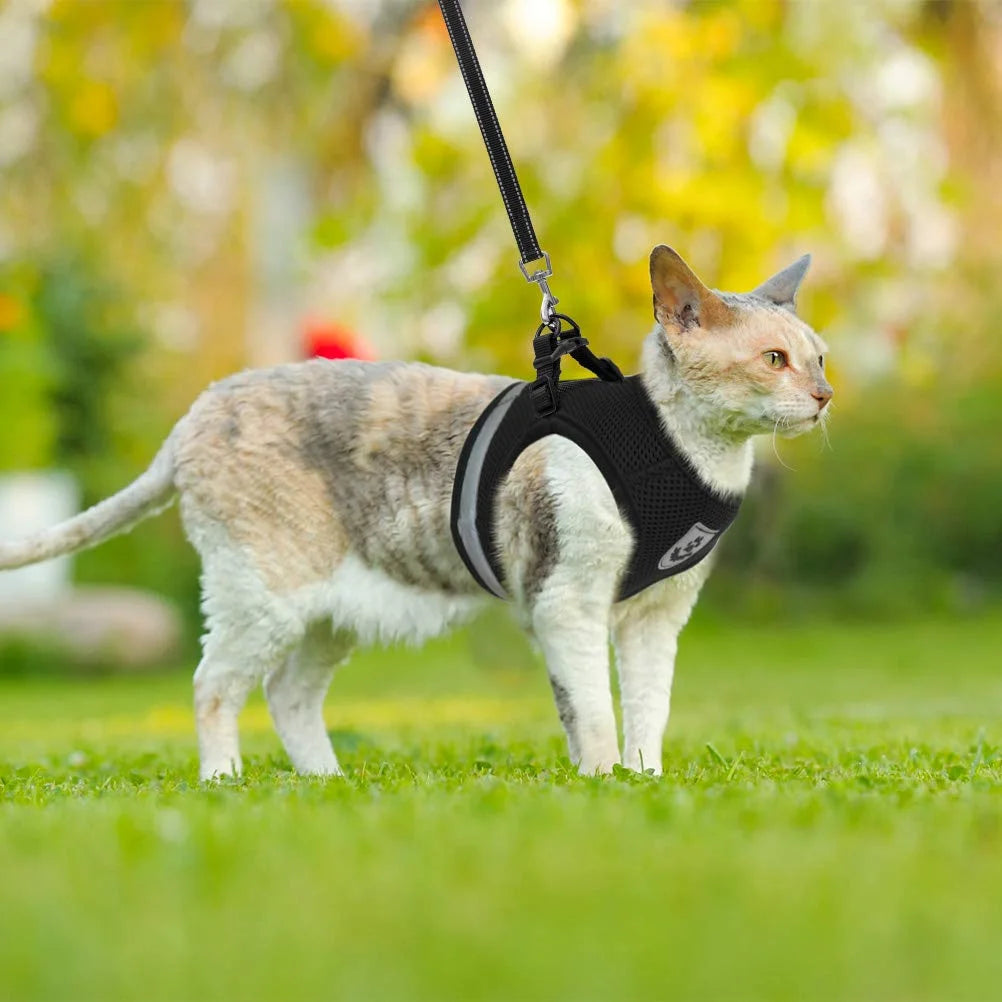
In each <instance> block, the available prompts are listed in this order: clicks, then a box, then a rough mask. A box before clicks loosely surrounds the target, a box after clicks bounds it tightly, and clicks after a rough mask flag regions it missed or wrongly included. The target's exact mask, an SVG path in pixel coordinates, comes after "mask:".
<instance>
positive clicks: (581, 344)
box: [438, 0, 623, 414]
mask: <svg viewBox="0 0 1002 1002" xmlns="http://www.w3.org/2000/svg"><path fill="white" fill-rule="evenodd" d="M438 5H439V7H441V9H442V18H443V19H444V21H445V26H446V28H448V30H449V38H450V39H451V40H452V47H453V49H454V50H455V52H456V59H457V61H458V62H459V69H460V72H461V73H462V74H463V81H464V82H465V84H466V90H467V92H468V93H469V95H470V102H471V103H472V104H473V112H474V114H475V115H476V116H477V122H478V124H479V125H480V134H481V135H482V136H483V137H484V145H485V146H486V147H487V155H488V156H489V157H490V160H491V167H493V168H494V177H495V178H496V179H497V183H498V187H499V188H500V189H501V198H502V200H503V201H504V207H505V211H506V212H507V213H508V221H509V222H510V223H511V231H512V233H513V234H514V235H515V243H516V244H517V245H518V252H519V255H520V257H519V262H518V266H519V269H520V270H521V272H522V274H523V275H524V276H525V279H526V281H528V282H535V283H536V284H537V285H538V286H539V290H540V292H541V293H542V296H543V302H542V306H541V308H540V315H541V317H542V323H540V325H539V327H538V328H537V329H536V335H535V337H534V338H533V339H532V349H533V356H534V357H533V360H532V364H533V367H534V368H535V370H536V381H535V382H534V383H533V384H532V390H531V394H532V401H533V404H534V405H535V408H536V411H537V412H538V413H540V414H552V413H553V412H554V411H555V410H556V409H557V407H558V406H559V396H558V390H557V384H558V383H559V381H560V359H561V358H562V357H563V356H564V355H568V354H569V355H570V356H571V358H573V359H574V360H575V361H576V362H577V363H578V364H579V365H582V366H584V368H586V369H588V370H589V371H590V372H593V373H594V374H595V375H596V376H598V377H599V379H604V380H606V381H610V382H618V381H619V380H621V379H622V378H623V374H622V373H621V372H620V371H619V369H618V367H617V366H616V364H615V363H614V362H613V361H612V360H611V359H608V358H599V357H598V356H597V355H595V353H594V352H593V351H592V350H591V349H590V348H589V347H588V341H587V339H586V338H584V337H582V336H581V329H580V328H579V327H578V325H577V324H576V323H575V322H574V321H573V320H571V318H570V317H568V316H567V315H566V314H563V313H557V311H556V305H557V303H558V302H559V300H558V299H557V298H556V296H554V295H553V293H552V292H551V291H550V287H549V284H548V283H547V279H548V278H550V276H551V275H552V274H553V269H552V268H551V267H550V255H549V254H547V253H546V251H544V250H542V248H540V246H539V241H538V240H537V239H536V231H535V230H534V229H533V228H532V220H531V219H530V218H529V209H528V207H527V206H526V204H525V197H524V196H523V195H522V187H521V185H520V184H519V183H518V176H517V175H516V173H515V165H514V164H513V163H512V160H511V154H510V153H509V152H508V145H507V143H505V141H504V135H503V134H502V132H501V125H500V123H499V122H498V117H497V113H496V112H495V111H494V103H493V101H491V95H490V92H489V91H488V90H487V84H486V82H485V81H484V74H483V71H482V70H481V69H480V62H479V60H478V59H477V53H476V50H475V49H474V48H473V39H472V38H470V31H469V29H468V28H467V27H466V19H465V18H464V17H463V10H462V8H461V7H460V5H459V0H438ZM530 265H532V266H533V267H532V268H530V267H529V266H530ZM565 325H566V327H565Z"/></svg>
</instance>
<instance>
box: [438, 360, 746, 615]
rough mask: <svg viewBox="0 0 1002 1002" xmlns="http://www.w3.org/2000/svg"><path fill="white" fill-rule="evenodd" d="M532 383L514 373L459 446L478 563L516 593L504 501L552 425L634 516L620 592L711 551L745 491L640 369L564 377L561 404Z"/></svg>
mask: <svg viewBox="0 0 1002 1002" xmlns="http://www.w3.org/2000/svg"><path fill="white" fill-rule="evenodd" d="M530 391H531V384H527V383H513V384H512V385H511V386H509V387H507V388H506V389H505V390H503V391H502V392H501V393H500V394H498V396H497V397H495V398H494V400H493V401H492V402H491V403H490V404H489V405H488V407H487V408H486V410H485V411H484V412H483V413H482V414H481V415H480V418H479V419H478V420H477V423H476V424H475V425H474V426H473V429H472V430H471V431H470V434H469V435H468V436H467V439H466V442H465V444H464V446H463V450H462V453H461V454H460V458H459V464H458V466H457V470H456V480H455V485H454V488H453V495H452V536H453V540H454V541H455V544H456V547H457V549H458V550H459V553H460V556H461V557H462V558H463V562H464V563H465V564H466V566H467V568H468V569H469V571H470V573H471V574H472V575H473V577H474V578H475V579H476V580H477V581H478V582H479V584H480V585H481V586H482V587H484V588H485V589H486V590H487V591H489V592H491V593H492V594H493V595H496V596H498V597H499V598H507V597H508V595H507V592H506V589H505V585H504V580H503V575H504V572H503V569H502V567H501V563H500V561H499V560H498V554H497V549H496V546H495V543H494V539H495V517H494V516H495V502H496V498H497V492H498V489H499V488H500V486H501V484H502V483H503V481H504V478H505V477H506V476H507V475H508V473H509V471H510V470H511V468H512V466H513V465H514V464H515V461H516V460H517V459H518V457H519V456H520V455H521V454H522V453H523V452H524V451H525V449H526V448H527V447H528V446H529V445H531V444H532V443H533V442H536V441H538V440H539V439H541V438H543V437H545V436H547V435H561V436H563V437H564V438H567V439H569V440H570V441H572V442H574V443H575V444H577V445H578V446H580V447H581V448H582V449H583V450H584V451H585V452H586V453H587V455H588V456H589V458H590V459H591V460H592V462H594V463H595V465H596V466H597V467H598V469H599V471H600V472H601V473H602V476H603V477H604V479H605V481H606V483H607V484H608V485H609V488H610V489H611V491H612V494H613V497H614V498H615V500H616V503H617V505H618V507H619V509H620V512H621V513H622V515H623V517H624V518H625V519H626V520H627V521H628V522H629V523H630V526H631V528H632V529H633V533H634V540H635V545H634V549H633V554H632V556H631V559H630V564H629V566H628V567H627V569H626V572H625V574H624V575H623V579H622V581H621V583H620V590H619V595H618V598H619V599H624V598H629V597H630V596H631V595H635V594H636V593H637V592H639V591H642V590H643V589H644V588H647V587H649V586H650V585H652V584H654V583H655V582H656V581H659V580H661V579H663V578H666V577H671V576H672V575H674V574H679V573H681V572H682V571H684V570H688V568H690V567H693V566H694V565H695V564H697V563H699V562H700V561H701V560H703V559H704V558H705V557H706V556H707V555H708V554H709V553H710V551H711V550H712V549H713V548H714V546H716V544H717V542H718V541H719V539H720V536H721V535H722V534H723V532H724V530H725V529H726V528H727V527H728V526H729V525H730V524H731V522H733V521H734V519H735V517H736V516H737V513H738V509H739V507H740V505H741V497H740V496H739V495H728V496H721V495H720V494H718V493H717V492H715V491H713V490H712V489H711V488H710V487H708V486H707V485H706V484H705V483H704V482H703V481H702V480H701V479H700V477H699V475H698V474H697V472H696V471H695V469H694V468H693V467H692V464H691V463H690V462H689V460H688V459H687V458H686V457H685V456H684V455H683V454H682V453H681V452H680V450H679V449H678V447H677V446H676V445H675V443H674V442H673V441H672V440H671V438H670V437H669V436H668V435H666V434H665V432H664V430H663V428H662V426H661V422H660V418H659V417H658V414H657V410H656V408H655V406H654V404H653V403H652V402H651V400H650V398H649V397H648V396H647V393H646V391H645V390H644V387H643V383H642V382H641V380H640V378H639V377H638V376H631V377H629V378H627V379H625V380H622V381H620V382H605V381H602V380H597V379H586V380H578V381H573V382H561V383H559V384H558V393H559V407H558V408H557V409H556V410H555V411H554V412H552V413H550V414H539V413H538V412H537V409H536V408H535V407H534V405H533V403H532V400H531V397H530Z"/></svg>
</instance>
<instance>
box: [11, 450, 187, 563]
mask: <svg viewBox="0 0 1002 1002" xmlns="http://www.w3.org/2000/svg"><path fill="white" fill-rule="evenodd" d="M173 499H174V450H173V447H172V443H171V440H170V438H168V439H167V441H166V442H165V443H164V445H163V447H162V448H161V449H160V451H159V452H158V453H157V455H156V458H155V459H154V460H153V462H152V463H151V464H150V466H149V469H147V470H146V472H145V473H143V474H141V475H140V476H139V477H138V479H136V480H134V481H133V482H132V483H131V484H129V486H128V487H126V488H125V489H124V490H121V491H119V492H118V493H117V494H113V495H112V496H111V497H110V498H105V500H104V501H99V502H98V503H97V504H96V505H94V507H93V508H88V509H87V510H86V511H82V512H81V513H80V514H79V515H74V517H73V518H70V519H67V520H66V521H65V522H61V523H60V524H59V525H55V526H53V527H52V528H51V529H46V530H44V531H43V532H38V533H36V534H35V535H33V536H28V538H27V539H21V540H18V541H17V542H13V543H0V571H4V570H13V569H14V568H15V567H23V566H25V564H37V563H38V562H39V561H40V560H50V559H51V558H52V557H60V556H62V555H63V554H64V553H75V552H76V551H77V550H84V549H87V548H88V547H90V546H96V545H97V544H98V543H101V542H103V541H104V540H106V539H107V538H108V537H109V536H115V535H117V534H118V533H121V532H125V531H126V530H127V529H131V528H132V527H133V526H134V525H135V524H136V523H137V522H140V521H142V520H143V519H144V518H146V517H147V516H149V515H153V514H155V513H156V512H158V511H162V510H163V509H164V508H166V507H167V505H169V504H170V502H171V501H172V500H173Z"/></svg>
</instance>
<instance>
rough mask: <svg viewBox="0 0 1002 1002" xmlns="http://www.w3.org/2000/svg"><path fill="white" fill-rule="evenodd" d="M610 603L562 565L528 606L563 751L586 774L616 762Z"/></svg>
mask: <svg viewBox="0 0 1002 1002" xmlns="http://www.w3.org/2000/svg"><path fill="white" fill-rule="evenodd" d="M610 606H611V595H610V594H608V593H606V590H605V589H601V590H600V591H599V592H598V593H595V592H592V593H590V594H589V591H588V590H585V589H582V588H581V587H580V577H578V576H576V575H574V574H573V573H572V572H571V569H570V568H567V567H564V568H560V569H558V570H557V571H556V572H555V573H554V574H553V575H552V576H551V578H550V580H549V581H548V582H547V584H546V587H545V588H544V589H543V590H542V591H541V592H540V594H539V596H538V598H537V601H536V603H535V606H534V608H533V610H532V626H533V632H534V633H535V635H536V639H537V640H538V641H539V645H540V647H541V648H542V650H543V656H544V657H545V658H546V670H547V673H548V674H549V677H550V685H551V687H552V689H553V696H554V700H555V701H556V704H557V712H558V713H559V714H560V722H561V723H562V724H563V725H564V730H565V731H566V732H567V746H568V751H569V753H570V756H571V760H572V761H573V762H574V763H575V765H577V766H578V768H579V769H580V771H581V772H582V773H585V774H587V775H592V774H595V773H608V772H612V767H613V766H614V765H616V764H617V763H618V762H619V738H618V735H617V733H616V715H615V711H614V708H613V702H612V690H611V688H610V685H609V611H610Z"/></svg>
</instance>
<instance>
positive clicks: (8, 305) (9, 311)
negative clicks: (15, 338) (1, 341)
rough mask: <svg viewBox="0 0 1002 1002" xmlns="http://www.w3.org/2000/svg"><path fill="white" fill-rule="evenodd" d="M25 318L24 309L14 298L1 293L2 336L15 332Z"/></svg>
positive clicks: (0, 322) (0, 326)
mask: <svg viewBox="0 0 1002 1002" xmlns="http://www.w3.org/2000/svg"><path fill="white" fill-rule="evenodd" d="M23 318H24V307H23V306H22V305H21V304H20V303H19V302H18V301H17V300H16V299H14V297H13V296H6V295H4V294H3V293H0V334H6V333H7V332H8V331H10V330H13V329H14V328H15V327H17V325H18V324H19V323H20V322H21V320H22V319H23Z"/></svg>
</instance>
